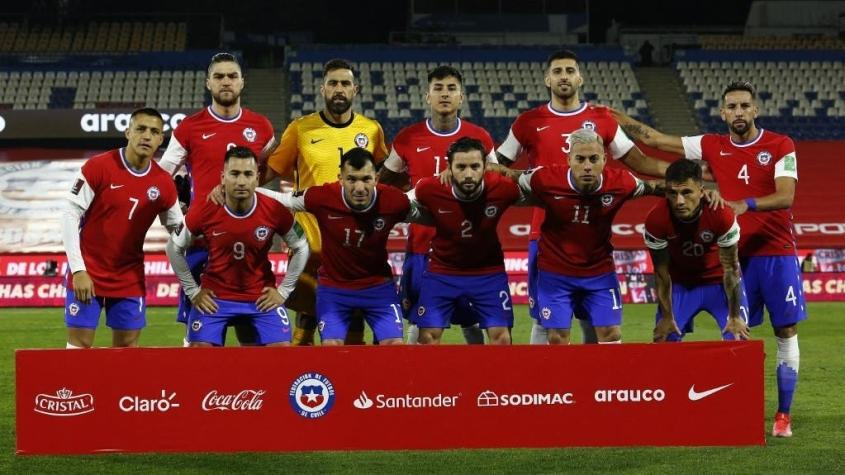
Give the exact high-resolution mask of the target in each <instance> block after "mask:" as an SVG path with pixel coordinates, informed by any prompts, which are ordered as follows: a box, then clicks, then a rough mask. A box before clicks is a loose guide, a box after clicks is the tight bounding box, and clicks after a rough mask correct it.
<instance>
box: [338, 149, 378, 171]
mask: <svg viewBox="0 0 845 475" xmlns="http://www.w3.org/2000/svg"><path fill="white" fill-rule="evenodd" d="M367 162H369V163H372V164H373V166H374V167H375V165H376V159H375V157H373V154H372V153H371V152H370V151H369V150H367V149H365V148H361V147H355V148H352V149H351V150H349V151H347V152H346V153H344V154H343V155H341V156H340V168H341V169H343V166H344V165H346V164H347V163H348V164H349V166H350V167H352V169H354V170H360V169H362V168H364V167H365V166H367Z"/></svg>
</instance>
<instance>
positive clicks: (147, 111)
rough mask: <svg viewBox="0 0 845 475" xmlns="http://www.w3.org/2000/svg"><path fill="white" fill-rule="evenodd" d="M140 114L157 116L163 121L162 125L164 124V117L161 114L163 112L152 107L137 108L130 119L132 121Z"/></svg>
mask: <svg viewBox="0 0 845 475" xmlns="http://www.w3.org/2000/svg"><path fill="white" fill-rule="evenodd" d="M139 115H148V116H150V117H155V118H157V119H158V120H160V121H161V123H162V125H163V124H164V117H162V116H161V112H159V111H157V110H155V109H153V108H152V107H142V108H140V109H135V110H134V111H132V114H131V115H130V116H129V121H130V122H131V121H132V120H134V119H135V117H137V116H139Z"/></svg>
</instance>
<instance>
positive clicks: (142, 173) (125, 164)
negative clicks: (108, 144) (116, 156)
mask: <svg viewBox="0 0 845 475" xmlns="http://www.w3.org/2000/svg"><path fill="white" fill-rule="evenodd" d="M125 150H126V147H123V148H120V149H118V152H120V161H121V162H122V163H123V168H126V171H128V172H129V173H131V174H133V175H135V176H146V175H147V173H149V172H150V170H151V169H152V168H153V160H152V159H150V161H149V162H148V163H147V168H146V169H145V170H143V171H138V170H136V169H134V168H132V165H130V164H129V162H127V161H126V153H125Z"/></svg>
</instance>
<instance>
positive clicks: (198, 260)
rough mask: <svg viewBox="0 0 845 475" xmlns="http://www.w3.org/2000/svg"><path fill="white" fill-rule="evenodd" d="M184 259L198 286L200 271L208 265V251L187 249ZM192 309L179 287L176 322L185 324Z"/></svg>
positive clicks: (196, 248) (189, 300) (195, 248)
mask: <svg viewBox="0 0 845 475" xmlns="http://www.w3.org/2000/svg"><path fill="white" fill-rule="evenodd" d="M185 259H186V260H187V261H188V267H189V268H190V269H191V275H193V276H194V280H195V281H196V282H197V285H199V284H200V276H201V275H202V271H204V270H205V265H206V264H207V263H208V249H203V248H201V247H192V248H189V249H188V251H187V252H186V253H185ZM193 308H194V307H193V305H191V299H189V298H188V296H187V295H185V291H184V290H183V289H182V287H181V286H180V287H179V308H178V309H176V321H177V322H179V323H184V324H187V323H188V315H190V313H191V310H193Z"/></svg>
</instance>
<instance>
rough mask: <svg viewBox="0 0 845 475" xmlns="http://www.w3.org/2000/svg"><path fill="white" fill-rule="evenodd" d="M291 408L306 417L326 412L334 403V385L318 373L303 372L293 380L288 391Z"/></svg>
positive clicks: (310, 417) (322, 414)
mask: <svg viewBox="0 0 845 475" xmlns="http://www.w3.org/2000/svg"><path fill="white" fill-rule="evenodd" d="M288 395H289V398H290V405H291V407H292V408H293V410H294V411H295V412H296V413H297V414H299V415H300V416H302V417H304V418H306V419H317V418H320V417H323V416H325V415H326V414H328V412H329V410H331V408H332V406H333V405H334V399H335V394H334V385H332V382H331V381H329V378H327V377H325V376H323V375H322V374H320V373H305V374H302V375H300V376H299V377H298V378H296V379H295V380H294V381H293V384H291V386H290V392H289V393H288Z"/></svg>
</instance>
